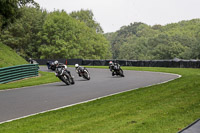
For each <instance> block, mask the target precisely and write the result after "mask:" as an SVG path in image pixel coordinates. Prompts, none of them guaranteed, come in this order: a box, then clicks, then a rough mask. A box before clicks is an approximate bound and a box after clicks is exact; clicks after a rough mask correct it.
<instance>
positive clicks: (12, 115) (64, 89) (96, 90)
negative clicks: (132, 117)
mask: <svg viewBox="0 0 200 133" xmlns="http://www.w3.org/2000/svg"><path fill="white" fill-rule="evenodd" d="M40 70H41V71H49V70H47V67H40ZM69 70H70V71H71V73H72V75H73V76H74V78H75V84H74V85H70V86H66V85H65V84H64V83H63V82H56V83H50V84H46V85H39V86H32V87H24V88H18V89H12V90H5V91H0V123H4V122H9V121H12V120H15V119H20V118H23V117H27V116H30V115H34V114H37V113H41V112H47V111H50V110H54V109H58V108H63V107H68V106H71V105H74V104H77V103H82V102H87V101H91V100H94V99H98V98H101V97H105V96H108V95H113V94H117V93H121V92H125V91H129V90H133V89H137V88H141V87H146V86H150V85H154V84H159V83H163V82H167V81H170V80H173V79H176V78H178V77H179V75H176V74H167V73H159V72H143V71H124V74H125V77H123V78H121V77H116V76H115V77H113V76H111V72H110V71H109V70H108V69H94V68H90V69H88V70H89V72H90V75H91V80H89V81H87V80H84V79H83V78H81V77H78V75H77V74H76V73H75V69H74V68H69Z"/></svg>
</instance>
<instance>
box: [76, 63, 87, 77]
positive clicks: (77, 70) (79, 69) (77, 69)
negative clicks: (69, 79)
mask: <svg viewBox="0 0 200 133" xmlns="http://www.w3.org/2000/svg"><path fill="white" fill-rule="evenodd" d="M84 69H85V67H82V66H79V64H75V71H76V73H78V75H79V77H81V75H80V73H81V71H82V70H84Z"/></svg>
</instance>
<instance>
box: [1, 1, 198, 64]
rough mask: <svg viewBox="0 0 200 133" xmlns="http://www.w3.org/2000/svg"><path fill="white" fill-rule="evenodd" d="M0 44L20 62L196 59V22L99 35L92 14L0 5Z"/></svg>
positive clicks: (141, 25) (135, 26) (139, 24)
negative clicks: (24, 60) (60, 59)
mask: <svg viewBox="0 0 200 133" xmlns="http://www.w3.org/2000/svg"><path fill="white" fill-rule="evenodd" d="M0 42H1V43H3V44H5V45H7V46H9V47H11V48H12V49H14V50H15V51H16V52H17V53H18V54H19V55H21V56H22V57H25V58H26V57H32V58H37V59H44V58H46V59H47V58H51V59H56V58H67V59H70V58H81V59H110V58H114V59H127V60H157V59H173V58H180V59H200V52H199V51H200V19H193V20H188V21H180V22H178V23H171V24H167V25H164V26H162V25H153V26H149V25H147V24H145V23H142V22H135V23H131V24H130V25H128V26H123V27H121V28H120V29H119V30H118V31H116V32H112V33H106V34H104V31H103V29H102V27H101V26H100V24H99V23H98V22H96V21H95V19H94V14H93V12H92V11H91V10H80V11H73V12H71V13H67V12H66V11H64V10H61V11H60V10H55V11H52V12H48V11H47V10H45V9H41V8H40V6H39V4H38V3H36V2H35V1H34V0H1V1H0Z"/></svg>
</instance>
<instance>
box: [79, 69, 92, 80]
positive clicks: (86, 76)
mask: <svg viewBox="0 0 200 133" xmlns="http://www.w3.org/2000/svg"><path fill="white" fill-rule="evenodd" d="M78 75H79V76H80V77H83V78H84V79H87V80H90V73H89V71H88V70H87V69H86V68H85V67H80V68H79V70H78Z"/></svg>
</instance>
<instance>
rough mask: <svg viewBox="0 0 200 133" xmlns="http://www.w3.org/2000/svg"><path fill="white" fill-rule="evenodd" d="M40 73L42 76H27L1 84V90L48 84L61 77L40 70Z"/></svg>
mask: <svg viewBox="0 0 200 133" xmlns="http://www.w3.org/2000/svg"><path fill="white" fill-rule="evenodd" d="M39 75H40V76H38V77H33V78H27V79H23V80H19V81H14V82H10V83H7V84H0V90H6V89H13V88H21V87H27V86H34V85H40V84H47V83H52V82H58V81H59V79H58V78H56V77H55V74H54V73H49V72H42V71H40V72H39Z"/></svg>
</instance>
